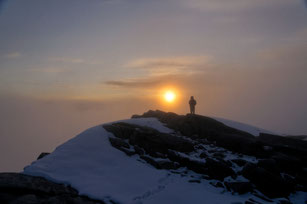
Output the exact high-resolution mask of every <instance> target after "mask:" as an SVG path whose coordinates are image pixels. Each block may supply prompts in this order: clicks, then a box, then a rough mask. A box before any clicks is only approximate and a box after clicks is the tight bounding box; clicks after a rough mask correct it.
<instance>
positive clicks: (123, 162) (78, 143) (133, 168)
mask: <svg viewBox="0 0 307 204" xmlns="http://www.w3.org/2000/svg"><path fill="white" fill-rule="evenodd" d="M117 122H125V123H129V124H135V125H139V126H145V127H150V128H153V129H156V130H158V131H159V132H163V133H174V130H172V129H169V128H167V127H165V125H164V124H162V123H161V122H160V121H159V120H158V119H156V118H136V119H128V120H121V121H116V122H112V123H109V124H114V123H117ZM226 125H227V124H226ZM261 132H262V131H261ZM109 138H114V135H113V134H112V133H110V132H108V131H106V129H105V128H104V127H103V126H102V125H99V126H96V127H93V128H90V129H88V130H86V131H84V132H82V133H81V134H79V135H77V136H76V137H74V138H72V139H71V140H69V141H67V142H66V143H64V144H62V145H60V146H59V147H57V148H56V149H55V151H54V152H52V153H51V154H50V155H48V156H46V157H44V158H42V159H40V160H37V161H35V162H33V163H32V164H31V165H29V166H27V167H25V169H24V172H23V173H24V174H27V175H33V176H42V177H45V178H47V179H48V180H51V181H54V182H58V183H65V184H69V185H71V186H72V187H74V188H75V189H77V190H78V191H79V193H80V194H81V195H87V196H89V197H90V198H93V199H99V200H103V201H104V202H106V203H111V202H109V201H110V200H112V201H115V202H118V203H122V204H142V203H143V204H153V203H161V204H171V203H176V204H186V203H193V204H202V203H204V201H206V202H208V203H220V204H222V203H225V201H227V203H234V202H242V203H244V202H245V201H246V200H247V199H249V198H251V197H252V198H253V199H254V200H256V201H257V199H258V201H259V202H261V203H265V202H264V201H263V200H259V198H257V197H255V196H253V195H251V194H250V193H247V194H244V195H240V196H239V195H233V194H232V193H230V192H225V190H224V189H221V188H216V187H214V186H212V185H210V184H209V183H210V182H216V181H214V180H213V181H212V180H211V181H210V180H206V179H203V178H202V177H201V176H200V175H199V174H197V173H195V172H193V171H191V170H187V169H184V168H183V167H181V168H180V169H178V170H176V171H177V173H173V172H171V171H169V170H163V169H160V170H157V169H155V168H154V167H153V166H151V165H150V164H148V163H146V162H144V161H143V160H140V157H139V155H133V156H130V157H128V156H127V155H126V154H125V153H124V152H122V151H119V150H118V149H116V148H114V147H112V146H111V145H110V141H109ZM204 149H206V150H207V151H210V150H214V149H216V150H217V149H221V148H217V147H215V146H211V145H207V146H206V147H204ZM225 152H228V151H225ZM199 153H200V152H194V153H193V154H190V155H189V154H186V155H185V156H187V157H189V158H191V159H197V158H195V157H198V154H199ZM207 154H214V153H209V152H207ZM234 158H236V157H235V155H232V154H231V153H230V152H228V153H227V154H226V159H234ZM241 158H243V159H245V160H247V161H251V162H255V161H256V160H255V158H254V157H249V156H243V157H241ZM236 168H239V167H236ZM191 179H199V180H201V182H200V183H194V182H190V181H191ZM226 180H227V181H228V180H229V181H230V180H232V179H231V178H230V177H227V179H226ZM241 180H242V179H241ZM298 196H301V198H300V197H293V198H291V199H292V200H293V199H294V200H297V199H301V200H303V199H304V198H303V196H304V194H303V196H302V195H301V194H299V195H298Z"/></svg>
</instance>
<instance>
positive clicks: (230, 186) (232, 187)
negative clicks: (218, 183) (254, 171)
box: [224, 182, 253, 194]
mask: <svg viewBox="0 0 307 204" xmlns="http://www.w3.org/2000/svg"><path fill="white" fill-rule="evenodd" d="M224 184H225V186H226V188H227V190H228V191H232V192H235V193H238V194H245V193H248V192H251V191H252V190H253V185H252V184H251V183H250V182H225V183H224Z"/></svg>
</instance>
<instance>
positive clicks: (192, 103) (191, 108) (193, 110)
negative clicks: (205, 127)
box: [189, 96, 196, 115]
mask: <svg viewBox="0 0 307 204" xmlns="http://www.w3.org/2000/svg"><path fill="white" fill-rule="evenodd" d="M189 104H190V111H191V114H193V115H194V114H195V106H196V101H195V99H194V96H191V99H190V101H189Z"/></svg>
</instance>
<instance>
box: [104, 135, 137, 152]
mask: <svg viewBox="0 0 307 204" xmlns="http://www.w3.org/2000/svg"><path fill="white" fill-rule="evenodd" d="M109 141H110V143H111V145H112V146H113V147H115V148H116V149H118V150H120V151H122V152H124V153H125V154H127V155H128V156H132V155H134V154H136V152H135V151H133V150H130V149H129V148H130V146H129V144H128V143H127V142H125V141H124V140H122V139H120V138H113V137H109Z"/></svg>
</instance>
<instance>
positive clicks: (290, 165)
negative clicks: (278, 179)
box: [272, 153, 303, 174]
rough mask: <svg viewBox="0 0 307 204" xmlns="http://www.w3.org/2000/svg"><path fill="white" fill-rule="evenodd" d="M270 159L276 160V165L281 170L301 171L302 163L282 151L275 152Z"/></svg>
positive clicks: (292, 172) (291, 172)
mask: <svg viewBox="0 0 307 204" xmlns="http://www.w3.org/2000/svg"><path fill="white" fill-rule="evenodd" d="M272 159H274V160H275V161H276V163H277V165H278V167H279V168H280V169H281V170H282V171H285V172H287V173H290V174H294V173H295V172H299V171H301V170H302V167H303V164H302V162H301V161H300V160H299V159H297V158H295V157H292V156H289V155H286V154H283V153H276V154H275V155H274V156H272Z"/></svg>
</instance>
